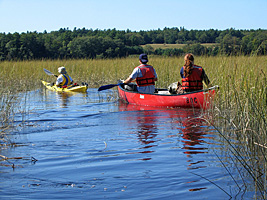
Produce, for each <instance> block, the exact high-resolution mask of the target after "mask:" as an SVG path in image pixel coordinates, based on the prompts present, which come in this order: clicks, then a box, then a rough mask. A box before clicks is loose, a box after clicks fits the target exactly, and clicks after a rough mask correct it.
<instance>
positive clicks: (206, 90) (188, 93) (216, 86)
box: [118, 85, 219, 96]
mask: <svg viewBox="0 0 267 200" xmlns="http://www.w3.org/2000/svg"><path fill="white" fill-rule="evenodd" d="M118 87H119V88H120V89H121V90H122V91H124V92H127V93H135V94H144V95H155V96H186V95H190V94H196V93H202V92H203V93H204V94H206V93H208V92H209V91H210V90H218V89H219V86H218V85H215V86H213V87H210V88H207V89H203V90H198V91H194V92H187V93H183V94H158V93H154V94H148V93H140V92H137V91H131V90H126V89H124V88H123V87H122V85H119V86H118ZM156 90H157V91H168V89H164V88H156Z"/></svg>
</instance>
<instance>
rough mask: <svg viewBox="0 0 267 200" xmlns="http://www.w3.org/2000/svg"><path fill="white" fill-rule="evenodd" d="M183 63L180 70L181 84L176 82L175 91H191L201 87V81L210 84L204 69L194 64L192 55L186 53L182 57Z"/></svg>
mask: <svg viewBox="0 0 267 200" xmlns="http://www.w3.org/2000/svg"><path fill="white" fill-rule="evenodd" d="M184 61H185V64H184V66H183V67H182V68H181V70H180V75H181V77H182V85H181V84H180V83H179V82H178V86H177V93H183V92H193V91H197V90H202V89H203V81H204V83H205V84H206V85H207V86H210V81H209V78H208V76H207V75H206V73H205V71H204V69H203V68H202V67H201V66H197V65H195V64H194V56H193V54H191V53H188V54H186V55H185V57H184Z"/></svg>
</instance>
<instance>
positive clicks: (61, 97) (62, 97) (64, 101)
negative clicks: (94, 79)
mask: <svg viewBox="0 0 267 200" xmlns="http://www.w3.org/2000/svg"><path fill="white" fill-rule="evenodd" d="M72 95H74V93H70V92H69V93H66V92H63V93H62V92H60V93H59V92H57V93H56V99H57V100H58V102H59V106H60V107H61V108H66V107H67V106H68V103H69V99H70V97H71V96H72Z"/></svg>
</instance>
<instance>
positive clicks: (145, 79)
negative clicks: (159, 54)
mask: <svg viewBox="0 0 267 200" xmlns="http://www.w3.org/2000/svg"><path fill="white" fill-rule="evenodd" d="M139 63H140V65H139V66H137V67H135V68H134V70H133V72H132V74H131V75H130V76H129V77H128V78H127V79H126V80H125V81H124V82H123V83H124V84H128V83H131V82H132V81H133V80H134V79H135V80H136V84H137V91H138V92H140V93H147V94H153V93H154V92H155V81H157V73H156V70H155V69H154V68H153V67H152V66H151V65H148V64H147V63H148V58H147V55H146V54H141V55H140V56H139Z"/></svg>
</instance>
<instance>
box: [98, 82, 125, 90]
mask: <svg viewBox="0 0 267 200" xmlns="http://www.w3.org/2000/svg"><path fill="white" fill-rule="evenodd" d="M122 84H123V83H118V84H110V85H103V86H101V87H99V88H98V91H102V90H108V89H110V88H113V87H115V86H119V85H122Z"/></svg>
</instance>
